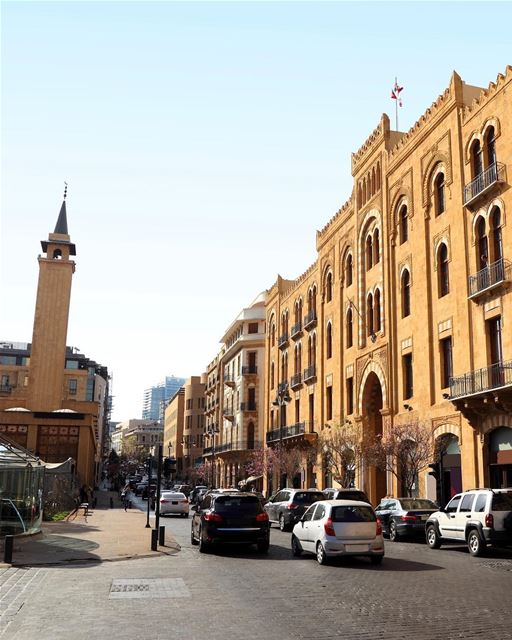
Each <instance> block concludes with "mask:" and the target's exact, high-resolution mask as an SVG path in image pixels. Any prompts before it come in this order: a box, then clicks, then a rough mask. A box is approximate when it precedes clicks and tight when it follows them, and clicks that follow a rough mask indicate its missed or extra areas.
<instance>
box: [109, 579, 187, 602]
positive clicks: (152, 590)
mask: <svg viewBox="0 0 512 640" xmlns="http://www.w3.org/2000/svg"><path fill="white" fill-rule="evenodd" d="M119 598H123V599H124V598H190V591H189V590H188V588H187V586H186V584H185V582H184V581H183V579H182V578H124V579H122V580H112V584H111V586H110V593H109V599H110V600H116V599H119Z"/></svg>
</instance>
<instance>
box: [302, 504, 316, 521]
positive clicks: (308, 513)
mask: <svg viewBox="0 0 512 640" xmlns="http://www.w3.org/2000/svg"><path fill="white" fill-rule="evenodd" d="M315 509H316V505H313V506H312V507H309V509H308V510H307V511H306V513H305V514H304V515H303V516H302V519H303V520H304V522H309V521H310V520H313V513H314V512H315Z"/></svg>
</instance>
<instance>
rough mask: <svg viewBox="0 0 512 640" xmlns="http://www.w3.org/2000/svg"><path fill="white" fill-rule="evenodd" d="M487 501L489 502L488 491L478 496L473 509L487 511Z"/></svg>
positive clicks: (479, 511)
mask: <svg viewBox="0 0 512 640" xmlns="http://www.w3.org/2000/svg"><path fill="white" fill-rule="evenodd" d="M486 503H487V494H486V493H480V494H479V495H478V496H477V499H476V503H475V506H474V508H473V511H476V512H477V513H483V512H484V511H485V505H486Z"/></svg>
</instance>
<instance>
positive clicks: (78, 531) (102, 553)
mask: <svg viewBox="0 0 512 640" xmlns="http://www.w3.org/2000/svg"><path fill="white" fill-rule="evenodd" d="M97 498H98V504H97V506H96V508H95V509H92V510H90V511H89V513H88V515H87V516H84V513H83V509H81V510H80V511H79V512H77V513H76V514H75V515H74V516H71V517H70V518H69V519H68V520H65V521H62V522H46V523H43V532H42V533H40V534H37V535H34V536H27V537H20V538H15V541H14V551H13V563H12V564H13V566H16V567H35V566H41V565H54V564H62V563H69V562H95V563H100V562H105V561H115V560H126V559H129V558H142V557H153V556H161V555H172V554H175V553H177V551H178V550H179V545H178V544H177V542H176V541H175V539H174V538H173V537H172V536H171V534H170V533H169V532H167V534H166V544H165V546H163V547H160V546H159V547H158V551H151V529H146V528H145V524H146V515H145V514H144V513H143V512H142V511H140V510H139V509H136V508H132V509H128V510H127V511H125V510H124V508H123V506H122V504H121V501H120V499H119V497H118V494H117V493H116V492H114V491H98V492H97ZM111 498H112V500H113V504H114V508H110V499H111ZM153 522H154V521H153ZM0 560H3V548H2V555H1V556H0ZM9 567H10V565H5V564H0V588H2V586H3V584H2V577H3V571H5V570H6V569H8V568H9Z"/></svg>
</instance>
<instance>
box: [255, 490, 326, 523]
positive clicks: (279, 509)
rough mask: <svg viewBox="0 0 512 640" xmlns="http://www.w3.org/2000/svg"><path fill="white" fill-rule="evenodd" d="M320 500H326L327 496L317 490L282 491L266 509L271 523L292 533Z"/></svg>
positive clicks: (270, 501)
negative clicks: (305, 514) (307, 512)
mask: <svg viewBox="0 0 512 640" xmlns="http://www.w3.org/2000/svg"><path fill="white" fill-rule="evenodd" d="M318 500H325V496H324V494H323V493H322V492H321V491H319V490H317V489H281V491H278V492H277V493H276V494H275V495H274V496H272V497H271V498H270V500H269V501H268V502H267V504H266V505H265V507H264V509H265V511H266V512H267V513H268V519H269V520H270V522H276V523H278V524H279V528H280V529H281V531H291V530H292V529H293V525H294V524H296V523H297V522H298V521H299V520H300V518H301V516H302V515H303V513H304V512H305V511H306V509H307V508H308V507H309V506H310V505H312V504H313V502H317V501H318Z"/></svg>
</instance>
